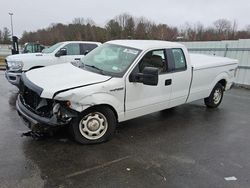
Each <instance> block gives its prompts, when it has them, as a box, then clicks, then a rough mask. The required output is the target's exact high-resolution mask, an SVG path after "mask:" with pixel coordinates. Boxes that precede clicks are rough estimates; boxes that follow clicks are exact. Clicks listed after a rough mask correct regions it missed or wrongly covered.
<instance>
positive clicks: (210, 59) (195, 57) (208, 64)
mask: <svg viewBox="0 0 250 188" xmlns="http://www.w3.org/2000/svg"><path fill="white" fill-rule="evenodd" d="M190 60H191V65H192V67H193V68H194V70H199V69H206V68H214V67H218V66H227V65H232V64H237V60H234V59H229V58H227V57H218V56H211V55H203V54H190Z"/></svg>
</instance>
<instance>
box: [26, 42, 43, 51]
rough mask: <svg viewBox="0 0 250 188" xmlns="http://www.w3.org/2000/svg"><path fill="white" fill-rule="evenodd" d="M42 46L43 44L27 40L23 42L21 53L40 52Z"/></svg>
mask: <svg viewBox="0 0 250 188" xmlns="http://www.w3.org/2000/svg"><path fill="white" fill-rule="evenodd" d="M44 48H45V46H44V45H42V44H40V43H33V42H28V43H25V44H24V47H23V53H38V52H42V51H43V49H44Z"/></svg>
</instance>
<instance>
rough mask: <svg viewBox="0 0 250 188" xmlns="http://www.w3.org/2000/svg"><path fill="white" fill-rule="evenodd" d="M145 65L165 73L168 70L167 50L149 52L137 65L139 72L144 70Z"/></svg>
mask: <svg viewBox="0 0 250 188" xmlns="http://www.w3.org/2000/svg"><path fill="white" fill-rule="evenodd" d="M145 67H155V68H158V69H159V74H163V73H165V72H166V70H167V62H166V56H165V50H152V51H149V52H147V53H146V54H145V55H144V56H143V58H142V59H141V61H140V62H139V64H138V66H137V67H136V69H137V72H142V71H143V69H144V68H145Z"/></svg>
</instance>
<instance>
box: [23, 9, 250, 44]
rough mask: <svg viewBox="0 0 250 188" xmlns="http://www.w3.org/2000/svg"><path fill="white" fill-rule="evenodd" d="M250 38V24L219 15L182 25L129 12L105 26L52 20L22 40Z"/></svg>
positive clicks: (54, 41) (206, 39) (90, 22)
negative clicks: (206, 22)
mask: <svg viewBox="0 0 250 188" xmlns="http://www.w3.org/2000/svg"><path fill="white" fill-rule="evenodd" d="M244 38H250V25H248V26H246V27H245V29H241V30H238V27H237V22H236V21H230V20H227V19H218V20H216V21H215V22H214V23H213V24H212V25H211V26H207V27H205V26H204V25H203V24H202V23H199V22H198V23H195V24H191V23H185V24H184V25H183V26H181V27H176V26H170V25H167V24H162V23H159V24H156V23H155V22H153V21H151V20H148V19H147V18H144V17H140V18H137V17H133V16H131V15H129V14H127V13H124V14H120V15H118V16H116V17H114V18H113V19H111V20H109V21H108V22H107V23H106V25H105V26H104V27H100V26H97V25H96V24H95V22H94V21H93V20H91V19H84V18H75V19H74V20H73V21H72V22H71V23H69V24H62V23H57V24H51V25H50V26H49V27H48V28H45V29H39V30H37V31H35V32H27V31H25V32H24V33H23V35H22V37H21V39H20V42H21V43H25V42H37V41H39V42H40V43H42V44H45V45H52V44H54V43H57V42H59V41H66V40H86V41H100V42H105V41H108V40H113V39H155V40H168V41H176V40H182V41H215V40H236V39H244Z"/></svg>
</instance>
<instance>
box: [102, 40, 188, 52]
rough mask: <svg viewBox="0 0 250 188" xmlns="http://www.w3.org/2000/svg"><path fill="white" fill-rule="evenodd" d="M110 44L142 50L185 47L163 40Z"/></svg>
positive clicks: (119, 41)
mask: <svg viewBox="0 0 250 188" xmlns="http://www.w3.org/2000/svg"><path fill="white" fill-rule="evenodd" d="M107 43H108V44H116V45H121V46H127V47H131V48H136V49H140V50H148V49H151V48H180V47H184V45H182V44H180V43H176V42H168V41H162V40H112V41H108V42H107Z"/></svg>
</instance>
